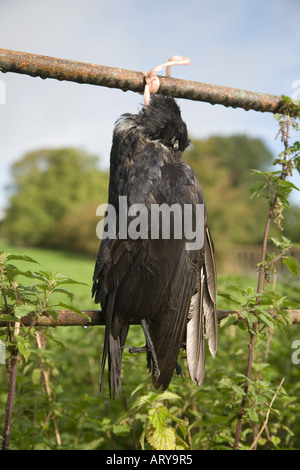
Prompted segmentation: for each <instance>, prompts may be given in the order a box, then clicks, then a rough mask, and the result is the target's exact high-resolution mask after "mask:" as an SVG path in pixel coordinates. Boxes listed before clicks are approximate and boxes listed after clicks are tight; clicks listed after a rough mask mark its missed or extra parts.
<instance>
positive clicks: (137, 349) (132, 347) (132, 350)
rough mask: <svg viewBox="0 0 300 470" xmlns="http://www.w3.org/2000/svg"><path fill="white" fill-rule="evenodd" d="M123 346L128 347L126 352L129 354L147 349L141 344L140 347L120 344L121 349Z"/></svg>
mask: <svg viewBox="0 0 300 470" xmlns="http://www.w3.org/2000/svg"><path fill="white" fill-rule="evenodd" d="M125 348H126V349H128V352H129V353H130V354H135V353H142V352H146V351H148V348H147V346H142V347H140V348H135V347H134V346H127V345H126V344H125V346H122V348H121V351H123V349H125Z"/></svg>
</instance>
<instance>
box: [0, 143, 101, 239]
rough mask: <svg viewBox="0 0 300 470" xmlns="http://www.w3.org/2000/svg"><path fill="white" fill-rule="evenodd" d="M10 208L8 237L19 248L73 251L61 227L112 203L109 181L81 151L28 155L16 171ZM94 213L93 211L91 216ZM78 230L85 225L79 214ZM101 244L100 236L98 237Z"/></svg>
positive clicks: (5, 228)
mask: <svg viewBox="0 0 300 470" xmlns="http://www.w3.org/2000/svg"><path fill="white" fill-rule="evenodd" d="M12 176H13V183H12V185H11V187H10V192H11V196H10V205H9V208H8V210H7V214H6V217H5V219H4V221H3V232H4V234H5V235H6V236H7V237H9V239H10V241H11V242H13V243H16V244H23V245H31V246H47V247H51V246H58V247H61V246H65V247H68V246H69V240H68V234H67V233H66V232H65V233H64V236H63V237H61V234H60V233H59V232H60V230H61V222H62V220H64V218H66V217H67V216H68V215H69V214H70V213H71V212H73V211H74V208H75V207H77V206H80V205H82V204H84V205H85V210H87V204H89V203H90V204H91V205H92V206H93V207H94V214H93V217H94V226H95V230H96V207H97V205H98V204H101V203H104V202H105V200H106V198H107V184H108V175H107V173H104V172H102V171H100V169H99V168H98V158H97V157H95V156H93V155H88V154H87V153H86V152H84V151H83V150H80V149H74V148H61V149H40V150H37V151H35V152H30V153H27V154H26V155H25V156H24V157H23V158H22V159H21V160H20V161H18V162H16V163H15V164H14V165H13V166H12ZM89 212H90V211H89ZM74 217H77V224H78V226H79V225H80V224H81V223H82V220H81V217H80V215H79V214H78V211H77V212H76V211H75V212H74ZM94 236H95V238H96V232H95V231H94Z"/></svg>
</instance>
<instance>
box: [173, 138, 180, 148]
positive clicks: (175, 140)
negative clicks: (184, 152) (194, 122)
mask: <svg viewBox="0 0 300 470" xmlns="http://www.w3.org/2000/svg"><path fill="white" fill-rule="evenodd" d="M173 148H174V149H175V150H178V149H179V141H178V139H174V140H173Z"/></svg>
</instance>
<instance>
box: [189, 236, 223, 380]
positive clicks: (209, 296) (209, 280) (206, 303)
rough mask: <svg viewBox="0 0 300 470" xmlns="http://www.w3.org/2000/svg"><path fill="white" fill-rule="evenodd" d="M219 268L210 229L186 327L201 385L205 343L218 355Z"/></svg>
mask: <svg viewBox="0 0 300 470" xmlns="http://www.w3.org/2000/svg"><path fill="white" fill-rule="evenodd" d="M216 289H217V283H216V268H215V260H214V252H213V245H212V241H211V237H210V232H209V229H208V228H206V233H205V242H204V265H203V266H202V268H201V270H200V273H199V278H198V281H197V284H196V293H195V294H194V295H193V297H192V300H191V304H190V310H189V316H188V318H189V321H188V324H187V338H186V349H187V360H188V367H189V371H190V375H191V379H192V381H193V382H195V383H196V384H197V385H198V386H200V385H201V383H202V382H203V379H204V374H205V340H206V339H207V338H208V345H209V350H210V353H211V354H212V356H213V357H214V356H215V355H216V352H217V314H216Z"/></svg>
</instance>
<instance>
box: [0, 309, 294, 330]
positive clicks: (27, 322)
mask: <svg viewBox="0 0 300 470" xmlns="http://www.w3.org/2000/svg"><path fill="white" fill-rule="evenodd" d="M82 312H83V313H84V314H85V315H87V316H88V317H90V321H89V320H88V319H87V318H86V317H84V316H83V315H79V314H78V313H74V312H72V311H71V310H58V311H57V312H56V314H57V320H55V319H54V318H53V317H52V316H51V315H42V316H40V317H39V318H37V317H36V315H35V314H30V315H27V316H26V317H22V318H21V319H20V320H19V321H20V322H21V325H23V326H31V325H34V326H98V325H100V326H101V325H105V320H104V316H103V313H102V312H101V310H82ZM288 312H289V315H290V318H291V321H292V323H300V310H289V311H288ZM233 314H236V315H237V316H238V319H240V320H243V315H242V312H241V311H240V310H217V316H218V322H220V321H221V320H222V319H223V318H225V317H228V316H230V315H233ZM8 323H9V322H7V321H1V312H0V327H5V326H7V324H8ZM131 325H140V323H139V322H132V323H131Z"/></svg>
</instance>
